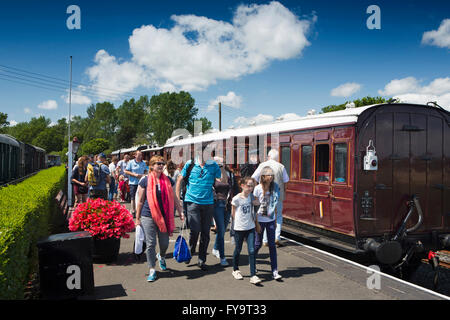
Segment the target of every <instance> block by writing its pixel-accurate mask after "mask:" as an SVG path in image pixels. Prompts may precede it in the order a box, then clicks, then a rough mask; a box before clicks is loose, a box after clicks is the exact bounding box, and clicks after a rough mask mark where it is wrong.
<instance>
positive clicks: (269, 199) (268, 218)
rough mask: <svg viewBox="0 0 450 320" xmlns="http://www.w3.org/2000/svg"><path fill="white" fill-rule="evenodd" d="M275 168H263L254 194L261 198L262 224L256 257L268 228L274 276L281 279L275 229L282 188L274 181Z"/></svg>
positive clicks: (259, 219)
mask: <svg viewBox="0 0 450 320" xmlns="http://www.w3.org/2000/svg"><path fill="white" fill-rule="evenodd" d="M273 176H274V174H273V170H272V169H271V168H270V167H264V168H263V169H262V170H261V178H260V184H258V185H257V186H256V187H255V189H254V191H253V195H254V196H255V198H256V199H258V200H259V204H260V206H259V208H258V210H257V214H256V217H257V220H258V222H259V224H260V226H261V230H260V232H258V233H256V237H255V258H256V255H258V251H259V249H260V248H261V245H262V236H263V233H264V230H267V241H268V244H269V254H270V266H271V268H272V274H273V278H274V279H275V280H279V279H281V275H279V274H278V265H277V247H276V245H275V230H276V226H277V225H276V218H277V217H276V216H277V210H276V208H277V204H278V200H279V198H280V188H279V187H278V184H277V183H276V182H274V181H273V179H274V177H273Z"/></svg>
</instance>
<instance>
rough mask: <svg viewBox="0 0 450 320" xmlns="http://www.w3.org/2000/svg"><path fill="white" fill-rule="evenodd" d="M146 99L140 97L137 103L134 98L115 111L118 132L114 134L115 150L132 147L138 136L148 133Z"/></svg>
mask: <svg viewBox="0 0 450 320" xmlns="http://www.w3.org/2000/svg"><path fill="white" fill-rule="evenodd" d="M148 105H149V102H148V97H147V96H142V97H140V98H139V100H138V101H135V100H134V98H132V99H130V100H128V101H127V100H125V101H124V102H123V103H122V105H121V106H120V107H119V108H118V109H117V118H118V124H119V125H118V130H117V132H116V134H115V143H114V146H115V148H116V149H119V148H127V147H132V146H133V141H134V140H135V139H136V137H137V136H138V135H140V134H146V133H149V131H150V130H149V129H150V128H149V127H148V125H146V123H147V119H148V112H147V111H146V110H148V109H149V107H148Z"/></svg>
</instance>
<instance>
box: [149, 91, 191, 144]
mask: <svg viewBox="0 0 450 320" xmlns="http://www.w3.org/2000/svg"><path fill="white" fill-rule="evenodd" d="M194 104H195V100H194V99H193V98H192V97H191V95H190V94H189V93H188V92H184V91H180V92H179V93H175V92H171V93H170V92H165V93H161V94H159V95H155V96H153V97H152V98H151V99H150V117H149V122H150V127H151V128H152V132H153V136H154V139H155V141H156V142H157V143H158V144H159V145H163V144H164V143H165V142H166V141H167V139H168V138H170V137H171V136H172V132H173V131H174V130H175V129H187V128H188V126H189V125H191V126H192V125H193V123H192V121H193V119H194V117H195V116H196V115H197V113H198V109H197V108H195V107H194Z"/></svg>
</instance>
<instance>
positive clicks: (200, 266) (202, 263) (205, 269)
mask: <svg viewBox="0 0 450 320" xmlns="http://www.w3.org/2000/svg"><path fill="white" fill-rule="evenodd" d="M197 266H198V267H199V268H200V269H201V270H202V271H207V270H208V267H207V266H206V264H205V263H204V262H199V263H198V264H197Z"/></svg>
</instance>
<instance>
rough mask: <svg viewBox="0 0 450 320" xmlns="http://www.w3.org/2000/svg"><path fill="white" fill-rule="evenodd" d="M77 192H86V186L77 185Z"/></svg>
mask: <svg viewBox="0 0 450 320" xmlns="http://www.w3.org/2000/svg"><path fill="white" fill-rule="evenodd" d="M78 192H79V193H82V194H85V193H88V188H87V187H86V186H78Z"/></svg>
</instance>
